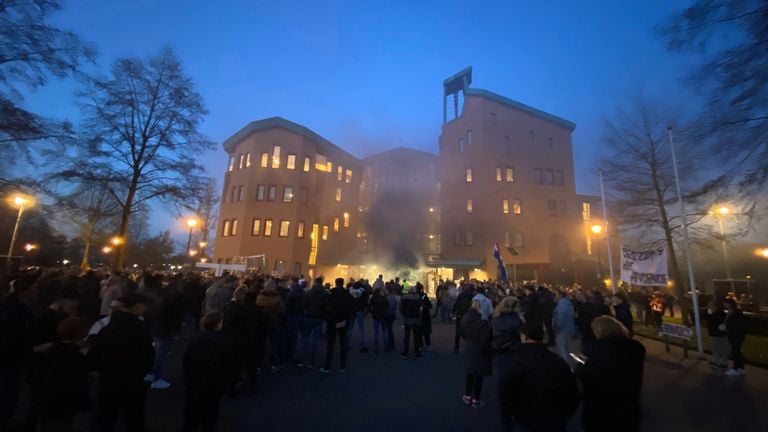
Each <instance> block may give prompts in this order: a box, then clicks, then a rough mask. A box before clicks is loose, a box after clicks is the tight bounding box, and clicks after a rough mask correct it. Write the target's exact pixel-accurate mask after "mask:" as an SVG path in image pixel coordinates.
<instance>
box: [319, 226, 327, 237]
mask: <svg viewBox="0 0 768 432" xmlns="http://www.w3.org/2000/svg"><path fill="white" fill-rule="evenodd" d="M320 238H322V239H323V240H328V225H323V235H322V237H320Z"/></svg>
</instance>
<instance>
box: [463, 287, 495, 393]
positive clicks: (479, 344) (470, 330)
mask: <svg viewBox="0 0 768 432" xmlns="http://www.w3.org/2000/svg"><path fill="white" fill-rule="evenodd" d="M482 308H483V305H482V303H481V302H480V301H478V300H472V306H471V307H470V308H469V311H467V313H466V314H465V315H464V317H463V318H462V319H461V334H462V335H463V336H464V350H463V351H462V353H461V356H462V358H463V360H464V369H465V371H466V376H465V388H464V395H463V396H462V397H461V400H462V401H463V402H464V403H465V404H467V405H472V407H473V408H482V407H484V406H485V402H483V400H482V399H480V396H481V393H482V391H483V378H484V377H487V376H490V375H491V371H492V365H491V346H490V342H491V328H490V327H489V326H488V321H486V320H484V319H482V315H481V314H480V311H481V310H482Z"/></svg>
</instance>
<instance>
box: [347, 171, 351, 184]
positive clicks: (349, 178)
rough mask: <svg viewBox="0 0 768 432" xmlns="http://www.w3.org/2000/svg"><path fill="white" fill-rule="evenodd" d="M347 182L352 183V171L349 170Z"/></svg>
mask: <svg viewBox="0 0 768 432" xmlns="http://www.w3.org/2000/svg"><path fill="white" fill-rule="evenodd" d="M345 181H346V182H347V183H352V170H347V172H346V179H345Z"/></svg>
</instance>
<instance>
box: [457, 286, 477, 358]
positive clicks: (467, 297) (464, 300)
mask: <svg viewBox="0 0 768 432" xmlns="http://www.w3.org/2000/svg"><path fill="white" fill-rule="evenodd" d="M474 291H475V289H474V287H473V286H472V285H469V286H466V287H463V288H462V290H461V293H460V294H459V295H458V297H456V302H455V303H454V304H453V315H454V316H455V317H456V333H455V336H454V342H453V352H454V353H456V354H458V353H459V341H460V340H461V318H463V317H464V315H465V314H466V313H467V311H469V308H470V306H472V297H474V295H475V293H474Z"/></svg>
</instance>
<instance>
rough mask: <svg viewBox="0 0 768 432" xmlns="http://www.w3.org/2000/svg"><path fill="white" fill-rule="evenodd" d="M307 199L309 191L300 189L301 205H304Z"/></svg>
mask: <svg viewBox="0 0 768 432" xmlns="http://www.w3.org/2000/svg"><path fill="white" fill-rule="evenodd" d="M308 198H309V189H307V188H301V203H302V204H306V203H307V199H308Z"/></svg>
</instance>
